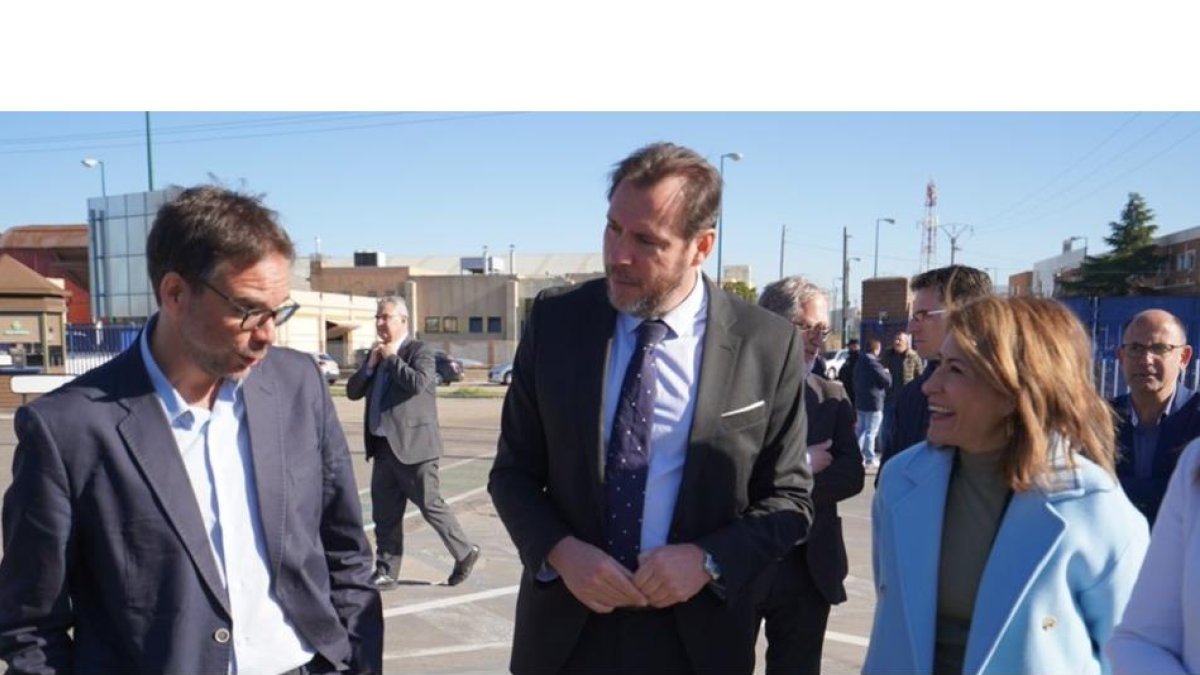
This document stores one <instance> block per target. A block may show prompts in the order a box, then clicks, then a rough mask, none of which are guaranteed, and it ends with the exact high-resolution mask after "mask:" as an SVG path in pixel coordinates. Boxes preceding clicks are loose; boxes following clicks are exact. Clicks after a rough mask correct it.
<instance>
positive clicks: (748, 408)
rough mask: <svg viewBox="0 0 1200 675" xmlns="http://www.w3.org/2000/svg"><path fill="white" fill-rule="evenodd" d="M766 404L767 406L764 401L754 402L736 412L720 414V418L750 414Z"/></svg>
mask: <svg viewBox="0 0 1200 675" xmlns="http://www.w3.org/2000/svg"><path fill="white" fill-rule="evenodd" d="M766 404H767V402H766V401H755V402H754V403H751V404H750V405H748V406H745V407H742V408H738V409H737V410H730V411H729V412H723V413H721V417H733V416H734V415H740V414H742V413H744V412H750V411H751V410H754V409H756V408H761V407H763V406H764V405H766Z"/></svg>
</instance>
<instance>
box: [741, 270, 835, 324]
mask: <svg viewBox="0 0 1200 675" xmlns="http://www.w3.org/2000/svg"><path fill="white" fill-rule="evenodd" d="M815 298H821V299H823V300H825V301H827V302H828V300H829V295H828V294H827V293H826V292H825V289H823V288H821V287H820V286H818V285H816V284H814V283H812V282H811V281H809V280H808V279H805V278H804V277H803V276H801V275H799V274H797V275H795V276H790V277H784V278H782V279H780V280H779V281H773V282H771V283H769V284H767V286H766V288H764V289H763V290H762V294H761V295H759V296H758V306H759V307H762V308H763V309H765V310H767V311H770V312H774V313H775V314H778V315H779V316H782V317H783V318H785V319H787V320H788V321H792V320H794V319H795V318H796V315H797V314H799V313H800V310H801V308H803V307H804V306H805V305H807V304H808V303H810V302H812V301H813V300H814V299H815Z"/></svg>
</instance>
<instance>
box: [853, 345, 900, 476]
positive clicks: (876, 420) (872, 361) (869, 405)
mask: <svg viewBox="0 0 1200 675" xmlns="http://www.w3.org/2000/svg"><path fill="white" fill-rule="evenodd" d="M882 348H883V345H882V344H881V343H880V342H879V340H876V339H874V338H871V339H870V340H867V348H866V349H864V350H863V352H862V355H861V356H860V357H859V359H858V365H857V366H855V368H854V407H855V408H856V409H857V410H858V426H857V428H855V430H854V432H855V433H856V434H858V447H859V448H861V449H862V454H863V459H864V460H865V461H866V465H867V466H868V467H877V466H879V461H878V460H877V459H876V458H875V437H876V436H877V435H879V427H880V426H881V425H882V424H883V399H884V396H885V395H886V394H887V390H888V388H890V387H891V386H892V374H891V373H889V372H888V369H887V368H885V367H884V366H883V364H882V363H880V362H879V352H880V350H881V349H882Z"/></svg>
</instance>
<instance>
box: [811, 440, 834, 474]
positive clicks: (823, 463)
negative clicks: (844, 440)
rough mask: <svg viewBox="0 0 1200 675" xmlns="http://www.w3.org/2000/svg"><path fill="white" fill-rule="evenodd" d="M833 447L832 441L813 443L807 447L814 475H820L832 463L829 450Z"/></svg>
mask: <svg viewBox="0 0 1200 675" xmlns="http://www.w3.org/2000/svg"><path fill="white" fill-rule="evenodd" d="M832 447H833V439H832V438H831V439H829V440H827V441H822V442H820V443H814V444H813V445H810V446H808V457H809V462H811V465H812V472H813V473H814V474H817V473H821V472H822V471H824V470H825V469H826V467H828V466H829V465H830V464H832V463H833V455H831V454H829V449H830V448H832Z"/></svg>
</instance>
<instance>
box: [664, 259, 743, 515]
mask: <svg viewBox="0 0 1200 675" xmlns="http://www.w3.org/2000/svg"><path fill="white" fill-rule="evenodd" d="M702 279H703V281H704V283H705V284H706V285H707V287H708V288H707V290H708V315H707V317H706V326H705V329H704V352H703V354H701V356H700V372H699V373H698V374H697V375H698V376H699V378H700V380H699V383H698V385H697V387H696V408H695V410H694V412H693V414H692V429H691V433H690V434H689V435H688V444H687V457H686V458H685V459H684V463H683V477H682V479H681V480H680V484H679V497H678V498H677V500H676V502H675V513H674V514H673V516H672V519H671V520H672V523H671V524H672V527H671V531H672V532H676V531H679V529H680V528H679V527H678V525H679V518H680V514H681V513H687V510H688V506H689V505H688V504H686V503H685V502H686V501H687V500H689V499H704V495H705V490H704V489H703V486H701V485H698V484H697V481H698V480H699V476H700V469H701V468H702V466H703V464H704V460H705V457H706V455H707V451H708V448H710V447H712V445H713V444H714V443H716V442H717V440H718V439H717V436H718V434H719V433H720V423H721V422H720V420H721V413H722V412H724V410H725V408H724V406H725V404H726V403H727V402H728V399H729V393H730V391H732V390H733V386H732V381H733V374H734V373H733V367H734V364H736V363H737V359H738V352H739V351H740V350H741V346H742V336H741V334H740V333H739V332H738V331H737V326H736V319H735V318H734V315H733V310H732V308H731V307H730V306H729V299H728V298H727V297H725V293H724V291H721V290H719V289H718V288H717V287H716V285H715V284H712V283H711V282H709V281H708V277H702Z"/></svg>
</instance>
